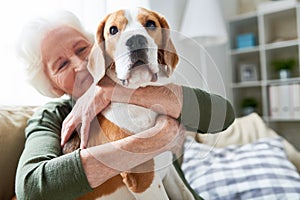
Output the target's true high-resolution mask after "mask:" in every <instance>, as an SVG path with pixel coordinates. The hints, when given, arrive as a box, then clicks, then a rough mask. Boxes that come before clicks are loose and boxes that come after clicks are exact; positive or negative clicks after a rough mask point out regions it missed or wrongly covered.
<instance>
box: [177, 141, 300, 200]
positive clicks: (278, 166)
mask: <svg viewBox="0 0 300 200" xmlns="http://www.w3.org/2000/svg"><path fill="white" fill-rule="evenodd" d="M184 151H185V152H184V156H183V164H182V170H183V172H184V174H185V177H186V180H187V181H188V183H189V184H190V185H191V187H192V188H193V189H194V190H195V191H196V192H197V193H198V194H199V195H200V196H201V197H203V198H204V199H222V200H226V199H228V200H232V199H300V177H299V174H298V172H297V171H296V168H295V167H294V165H293V164H292V163H291V162H290V161H289V160H288V159H287V157H286V154H285V151H284V147H283V143H282V138H265V139H261V140H258V141H256V142H254V143H251V144H247V145H243V146H236V145H235V146H228V147H226V148H213V147H211V146H208V145H204V144H200V143H196V142H195V140H194V139H193V138H192V137H188V138H187V139H186V141H185V144H184Z"/></svg>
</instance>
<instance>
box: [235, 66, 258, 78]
mask: <svg viewBox="0 0 300 200" xmlns="http://www.w3.org/2000/svg"><path fill="white" fill-rule="evenodd" d="M239 68H240V82H246V81H257V80H258V75H257V67H256V65H255V64H241V65H240V66H239Z"/></svg>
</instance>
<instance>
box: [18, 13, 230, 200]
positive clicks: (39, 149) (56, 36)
mask: <svg viewBox="0 0 300 200" xmlns="http://www.w3.org/2000/svg"><path fill="white" fill-rule="evenodd" d="M93 42H94V41H93V37H92V36H91V35H90V34H89V33H88V32H86V31H85V30H84V29H83V27H82V26H81V24H80V22H79V20H78V19H77V18H76V17H75V16H74V15H73V14H72V13H69V12H62V13H56V14H55V16H52V17H50V18H49V19H37V20H35V21H33V22H31V23H29V24H28V25H27V26H26V27H25V28H24V31H23V34H22V35H21V39H20V41H19V51H18V52H19V56H20V57H21V58H22V59H23V61H24V62H25V65H26V66H27V72H28V75H29V80H30V82H31V83H32V85H33V86H34V87H35V88H36V89H37V90H38V91H39V92H40V93H42V94H43V95H46V96H50V97H61V96H62V95H65V94H66V95H68V96H67V98H58V99H57V100H55V101H53V102H51V103H48V104H46V105H45V106H43V107H41V108H39V109H38V110H37V111H36V113H35V114H34V115H33V117H32V118H31V119H30V120H29V122H28V126H27V128H26V130H25V134H26V144H25V149H24V151H23V153H22V156H21V158H20V161H19V165H18V169H17V176H16V195H17V198H18V199H53V198H54V199H74V198H78V197H80V196H81V195H83V194H85V193H87V192H90V191H92V190H93V188H95V187H97V186H99V185H101V184H103V183H104V182H105V181H106V180H108V179H109V178H111V177H113V176H115V175H117V174H119V173H120V172H121V171H125V170H130V169H132V168H133V167H135V166H137V165H139V164H141V163H144V162H145V161H147V160H150V159H151V158H153V157H154V156H156V155H158V154H160V153H162V152H164V151H167V150H171V149H172V148H174V147H176V145H178V143H180V141H182V138H183V137H184V136H183V134H182V131H180V125H179V122H178V121H180V123H181V124H183V126H185V128H186V129H188V130H193V131H197V132H207V131H209V132H218V131H221V130H224V129H226V128H227V127H228V126H229V125H230V124H231V123H232V121H233V120H234V113H233V110H232V107H231V105H230V104H229V103H228V101H226V100H225V99H223V98H222V97H220V96H217V95H213V94H208V93H206V92H204V91H202V90H199V89H191V88H188V87H182V86H178V85H168V87H159V89H156V90H154V89H153V88H151V87H146V88H143V89H138V90H136V91H134V92H133V94H132V95H131V98H130V99H129V103H132V104H137V105H141V106H144V107H148V108H153V107H154V109H155V106H153V105H160V107H163V108H166V109H165V112H166V113H164V114H167V115H169V116H170V117H167V118H160V119H158V121H157V123H158V124H159V126H160V127H161V128H162V129H167V130H168V131H165V133H164V134H160V133H157V134H155V133H152V132H151V131H145V132H142V133H140V135H141V137H139V138H137V137H128V138H126V139H122V140H119V141H115V142H113V145H105V144H102V145H98V146H96V147H93V148H94V150H93V152H94V153H95V154H96V157H98V158H103V159H106V160H109V161H110V166H120V164H121V163H122V165H121V166H122V169H113V168H110V167H109V166H106V165H104V164H103V163H101V162H99V161H98V160H97V159H96V158H95V157H94V156H93V155H91V154H90V152H89V150H88V149H89V148H87V149H85V148H81V149H78V150H76V151H74V152H72V153H69V154H66V155H62V154H61V150H62V149H61V144H62V145H63V144H64V143H65V141H66V140H67V138H68V137H69V135H68V134H69V133H67V134H66V133H62V135H61V131H62V124H63V121H64V119H65V118H66V117H67V116H68V114H70V112H71V110H72V107H73V101H76V100H77V99H78V98H79V97H81V96H82V94H84V93H85V92H86V90H87V89H88V88H89V87H90V85H91V84H92V82H93V79H92V76H91V75H90V74H89V72H88V70H87V58H88V55H89V53H90V51H91V48H92V45H93ZM78 83H79V84H78ZM100 85H101V87H100V86H99V87H97V88H96V91H95V93H93V95H94V99H93V101H92V103H91V105H90V107H91V108H92V107H93V106H95V108H94V109H93V112H92V113H94V114H91V116H90V117H88V118H87V119H81V116H82V115H79V116H76V113H71V114H70V115H69V116H68V119H69V120H68V122H65V126H66V130H73V129H74V127H75V125H76V123H77V122H78V121H80V122H84V123H89V122H90V121H91V120H92V118H93V117H94V116H95V115H96V114H97V113H99V112H101V111H102V110H103V109H104V108H105V107H106V106H107V105H108V104H109V103H110V102H111V101H119V102H126V101H127V98H126V97H124V94H128V89H126V88H122V87H120V86H115V85H114V84H113V83H112V81H111V80H109V79H108V78H104V80H102V82H101V84H100ZM114 87H118V91H119V92H118V94H116V95H114V96H113V95H112V93H113V90H114ZM131 92H132V91H130V92H129V93H131ZM166 93H168V95H166ZM169 94H172V95H171V96H170V95H169ZM71 95H72V96H71ZM149 96H151V98H148V97H149ZM158 96H159V98H157V97H158ZM75 106H76V104H75ZM156 111H159V109H157V110H156ZM179 116H180V117H179ZM174 118H175V119H174ZM176 119H177V120H176ZM165 122H168V123H165ZM167 124H169V125H167ZM69 132H70V131H69ZM150 135H154V136H153V137H149V136H150ZM61 136H63V141H62V140H61ZM174 138H175V139H174ZM144 146H147V147H148V148H144ZM83 147H84V146H83ZM114 147H118V148H114ZM133 148H134V149H133ZM118 149H123V150H126V151H127V152H129V153H128V154H122V156H120V154H119V153H120V152H119V150H118ZM134 151H138V152H140V153H142V154H141V155H142V156H137V154H130V152H134ZM111 158H113V159H111Z"/></svg>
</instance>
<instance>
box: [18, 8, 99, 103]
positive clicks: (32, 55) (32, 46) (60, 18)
mask: <svg viewBox="0 0 300 200" xmlns="http://www.w3.org/2000/svg"><path fill="white" fill-rule="evenodd" d="M64 25H67V26H70V27H72V28H75V29H76V30H77V31H79V32H81V33H82V34H83V35H84V36H85V37H86V38H87V39H88V40H89V41H91V43H94V36H93V35H92V34H91V33H89V32H87V31H86V30H85V29H84V28H83V26H82V25H81V23H80V21H79V19H78V18H77V17H76V16H75V15H74V14H73V13H71V12H69V11H59V12H56V13H54V14H53V15H50V16H48V17H47V18H37V19H34V20H32V21H31V22H29V23H28V24H27V25H25V26H24V28H23V30H22V31H21V34H20V36H19V39H18V42H17V46H16V51H17V56H18V57H19V58H20V59H21V61H23V63H24V64H25V66H26V74H27V79H28V82H29V83H30V84H31V85H32V86H33V87H34V88H35V89H36V90H37V91H38V92H40V93H41V94H42V95H45V96H48V97H59V96H61V94H58V93H57V92H56V91H55V89H54V88H53V86H52V85H51V83H50V80H49V78H48V77H47V76H46V74H45V71H44V69H43V62H42V53H41V42H42V40H43V38H44V37H45V35H46V34H47V33H48V32H49V31H51V30H53V29H54V28H57V27H59V26H64Z"/></svg>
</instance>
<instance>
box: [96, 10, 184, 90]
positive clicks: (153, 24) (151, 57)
mask: <svg viewBox="0 0 300 200" xmlns="http://www.w3.org/2000/svg"><path fill="white" fill-rule="evenodd" d="M96 39H97V43H98V45H99V46H100V47H101V49H102V51H103V52H104V54H105V64H106V68H107V71H106V73H107V74H108V76H110V77H111V78H112V79H113V80H115V81H118V82H119V83H121V84H123V85H124V86H127V87H135V88H136V87H139V86H140V85H142V84H143V83H144V82H151V81H152V82H155V81H157V79H159V76H166V77H169V76H171V75H172V73H173V71H174V69H175V67H176V65H177V63H178V56H177V53H176V50H175V47H174V44H173V42H172V41H171V39H170V30H169V25H168V23H167V21H166V19H165V18H164V17H163V16H161V15H160V14H158V13H156V12H153V11H150V10H147V9H144V8H135V9H130V10H119V11H116V12H114V13H111V14H109V15H107V16H106V18H105V19H104V20H103V21H102V22H101V23H100V24H99V26H98V30H97V34H96Z"/></svg>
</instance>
